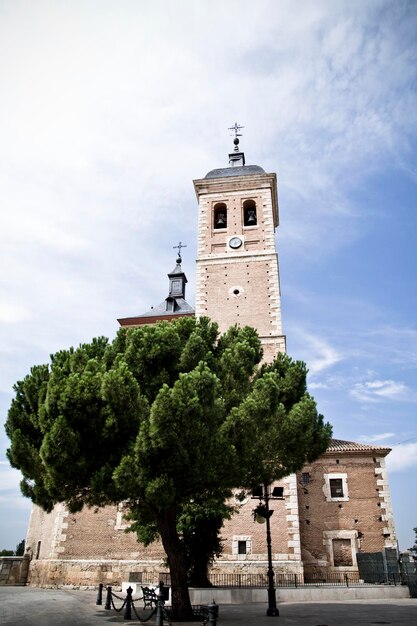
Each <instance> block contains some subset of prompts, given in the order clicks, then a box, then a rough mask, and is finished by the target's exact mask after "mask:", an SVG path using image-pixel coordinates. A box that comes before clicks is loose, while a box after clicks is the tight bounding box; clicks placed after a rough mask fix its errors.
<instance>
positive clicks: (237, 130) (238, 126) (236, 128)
mask: <svg viewBox="0 0 417 626" xmlns="http://www.w3.org/2000/svg"><path fill="white" fill-rule="evenodd" d="M242 128H245V127H244V126H240V125H239V124H238V123H237V122H235V125H234V126H231V127H230V128H229V129H228V130H234V131H235V137H241V136H242V133H239V130H242Z"/></svg>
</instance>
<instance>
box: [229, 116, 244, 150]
mask: <svg viewBox="0 0 417 626" xmlns="http://www.w3.org/2000/svg"><path fill="white" fill-rule="evenodd" d="M242 128H245V127H244V126H240V124H238V123H237V122H235V125H234V126H231V127H230V128H229V129H228V130H233V131H234V132H235V138H234V139H233V143H234V144H235V152H238V151H239V137H241V136H242V133H240V132H239V131H240V130H242Z"/></svg>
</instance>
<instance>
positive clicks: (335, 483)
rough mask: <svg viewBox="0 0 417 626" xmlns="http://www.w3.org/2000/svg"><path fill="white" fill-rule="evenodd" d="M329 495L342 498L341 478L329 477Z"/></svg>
mask: <svg viewBox="0 0 417 626" xmlns="http://www.w3.org/2000/svg"><path fill="white" fill-rule="evenodd" d="M329 483H330V497H331V498H343V480H342V479H341V478H330V480H329Z"/></svg>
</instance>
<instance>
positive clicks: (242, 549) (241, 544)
mask: <svg viewBox="0 0 417 626" xmlns="http://www.w3.org/2000/svg"><path fill="white" fill-rule="evenodd" d="M237 553H238V554H246V553H247V550H246V541H238V543H237Z"/></svg>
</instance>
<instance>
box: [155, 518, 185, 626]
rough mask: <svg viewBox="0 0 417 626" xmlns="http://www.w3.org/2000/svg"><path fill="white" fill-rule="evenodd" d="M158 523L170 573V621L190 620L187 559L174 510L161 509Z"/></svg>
mask: <svg viewBox="0 0 417 626" xmlns="http://www.w3.org/2000/svg"><path fill="white" fill-rule="evenodd" d="M158 525H159V531H160V534H161V539H162V545H163V546H164V550H165V552H166V554H167V557H168V565H169V571H170V574H171V597H172V621H180V622H187V621H192V620H193V618H194V617H193V611H192V608H191V602H190V594H189V592H188V584H187V560H186V557H185V551H184V547H183V544H182V543H181V540H180V538H179V536H178V533H177V519H176V513H175V510H168V511H162V512H161V514H160V516H159V519H158Z"/></svg>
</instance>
